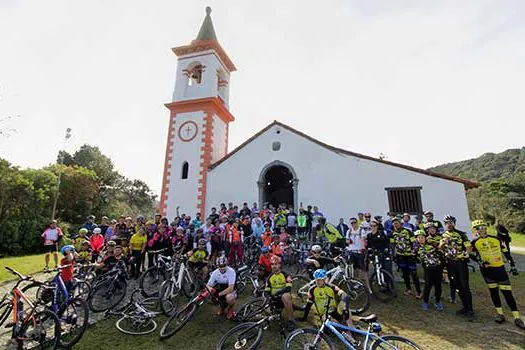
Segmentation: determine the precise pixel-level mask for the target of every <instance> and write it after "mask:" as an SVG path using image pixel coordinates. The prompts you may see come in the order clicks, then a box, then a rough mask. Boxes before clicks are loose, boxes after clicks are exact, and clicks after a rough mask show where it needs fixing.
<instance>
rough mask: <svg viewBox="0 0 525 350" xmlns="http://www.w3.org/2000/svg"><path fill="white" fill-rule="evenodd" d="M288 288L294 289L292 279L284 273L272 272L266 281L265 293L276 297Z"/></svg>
mask: <svg viewBox="0 0 525 350" xmlns="http://www.w3.org/2000/svg"><path fill="white" fill-rule="evenodd" d="M286 287H289V288H292V278H291V277H290V276H289V275H287V274H286V273H285V272H283V271H281V272H279V273H273V272H272V273H271V274H270V276H268V279H267V280H266V288H265V291H266V292H269V293H270V295H272V296H274V295H275V294H277V292H279V291H280V290H281V289H283V288H286Z"/></svg>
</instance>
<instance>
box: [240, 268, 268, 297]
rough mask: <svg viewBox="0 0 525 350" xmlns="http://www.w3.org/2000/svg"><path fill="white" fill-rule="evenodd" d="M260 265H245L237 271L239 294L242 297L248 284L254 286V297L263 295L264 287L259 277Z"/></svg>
mask: <svg viewBox="0 0 525 350" xmlns="http://www.w3.org/2000/svg"><path fill="white" fill-rule="evenodd" d="M257 269H258V265H257V264H253V265H252V266H251V267H250V266H248V265H243V266H241V267H239V268H238V269H237V271H236V272H237V294H238V295H241V294H242V293H243V292H244V290H245V289H246V287H247V286H248V284H251V286H252V295H253V296H254V297H257V296H260V295H261V293H262V289H261V288H262V286H261V283H260V282H259V276H258V275H257Z"/></svg>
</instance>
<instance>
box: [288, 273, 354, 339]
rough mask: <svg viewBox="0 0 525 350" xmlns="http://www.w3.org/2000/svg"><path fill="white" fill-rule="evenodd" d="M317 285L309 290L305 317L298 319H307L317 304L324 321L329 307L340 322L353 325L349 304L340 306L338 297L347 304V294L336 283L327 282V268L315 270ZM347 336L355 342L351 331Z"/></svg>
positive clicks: (329, 310)
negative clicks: (313, 306)
mask: <svg viewBox="0 0 525 350" xmlns="http://www.w3.org/2000/svg"><path fill="white" fill-rule="evenodd" d="M314 279H315V285H314V286H313V287H311V288H310V290H309V291H308V302H307V304H306V307H305V309H304V315H303V317H301V318H299V319H297V320H298V321H300V322H304V321H306V319H307V317H308V314H309V313H310V309H311V308H312V305H315V309H316V310H317V314H318V315H319V317H320V318H321V319H322V320H323V321H324V317H325V314H326V308H328V315H329V316H330V317H331V318H333V319H335V320H336V321H337V322H339V323H343V322H345V323H346V324H347V325H348V326H349V327H353V322H352V317H351V316H352V315H351V313H350V309H349V307H348V305H345V306H344V307H339V305H338V303H337V297H339V298H340V300H341V303H339V304H346V299H347V297H348V296H347V294H346V293H345V292H344V291H343V290H342V289H341V288H339V287H337V286H336V285H334V284H329V283H327V282H326V279H327V274H326V270H324V269H318V270H315V272H314ZM344 335H345V337H346V338H347V339H348V340H349V341H350V342H351V343H354V339H353V337H352V334H351V333H350V332H345V333H344Z"/></svg>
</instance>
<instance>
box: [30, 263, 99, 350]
mask: <svg viewBox="0 0 525 350" xmlns="http://www.w3.org/2000/svg"><path fill="white" fill-rule="evenodd" d="M68 267H69V266H67V265H66V266H58V267H57V268H56V269H53V270H48V271H46V272H47V273H52V272H57V274H56V275H55V277H53V279H52V280H51V281H48V282H38V281H35V282H34V283H33V285H35V286H38V291H37V298H38V300H39V301H41V302H42V304H43V305H45V307H46V308H47V309H48V310H50V311H53V312H54V313H55V314H56V315H57V316H58V319H59V321H60V326H61V335H60V341H59V346H60V347H64V348H70V347H72V346H73V345H75V344H76V343H78V342H79V341H80V339H81V338H82V336H83V335H84V332H85V331H86V329H87V326H88V321H89V308H88V305H87V303H86V301H85V300H83V299H81V298H79V297H75V296H74V294H72V292H70V291H68V289H67V287H66V284H65V282H64V280H63V279H62V276H61V275H60V270H62V269H64V268H68ZM72 289H73V288H72Z"/></svg>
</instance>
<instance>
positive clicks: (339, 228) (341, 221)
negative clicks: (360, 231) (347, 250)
mask: <svg viewBox="0 0 525 350" xmlns="http://www.w3.org/2000/svg"><path fill="white" fill-rule="evenodd" d="M350 220H351V219H350ZM337 231H339V233H340V234H341V236H343V237H345V236H346V233H347V232H348V225H347V224H345V219H343V218H340V219H339V225H337Z"/></svg>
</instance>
